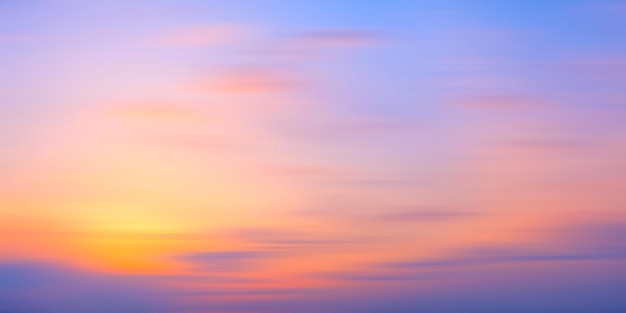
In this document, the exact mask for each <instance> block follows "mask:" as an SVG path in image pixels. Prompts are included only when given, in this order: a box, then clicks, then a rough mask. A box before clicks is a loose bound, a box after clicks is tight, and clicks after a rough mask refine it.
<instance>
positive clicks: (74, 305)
mask: <svg viewBox="0 0 626 313" xmlns="http://www.w3.org/2000/svg"><path fill="white" fill-rule="evenodd" d="M174 306H175V301H174V300H173V298H171V297H169V296H168V295H167V294H166V293H164V290H158V289H156V288H154V287H153V286H148V285H147V284H144V283H142V282H141V280H140V279H136V278H132V277H130V276H117V275H112V274H107V275H104V274H97V273H92V272H86V271H82V270H78V269H75V268H70V267H66V266H61V265H58V264H51V263H44V262H13V263H0V311H2V312H24V313H39V312H41V313H44V312H45V313H61V312H93V313H120V312H137V313H141V312H146V313H147V312H173V309H174Z"/></svg>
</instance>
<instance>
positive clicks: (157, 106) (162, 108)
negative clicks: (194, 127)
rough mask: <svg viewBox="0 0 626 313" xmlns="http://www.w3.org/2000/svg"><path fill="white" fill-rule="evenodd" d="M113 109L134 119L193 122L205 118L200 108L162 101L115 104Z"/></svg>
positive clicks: (120, 114)
mask: <svg viewBox="0 0 626 313" xmlns="http://www.w3.org/2000/svg"><path fill="white" fill-rule="evenodd" d="M112 111H113V112H112V113H113V114H114V115H117V116H119V117H122V118H126V119H129V120H134V121H146V122H161V123H172V122H175V123H192V122H200V121H202V120H203V118H202V114H201V113H202V112H201V111H200V110H199V108H196V107H192V106H190V105H185V104H180V103H172V102H162V101H145V102H136V103H127V104H122V105H118V106H115V107H114V108H113V109H112Z"/></svg>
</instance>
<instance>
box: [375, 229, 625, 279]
mask: <svg viewBox="0 0 626 313" xmlns="http://www.w3.org/2000/svg"><path fill="white" fill-rule="evenodd" d="M547 234H551V235H552V238H547V239H546V241H547V243H546V244H547V245H554V247H552V248H549V249H548V248H546V247H545V246H541V247H539V246H532V245H531V246H529V247H504V246H483V247H475V248H468V249H465V250H461V251H458V252H456V253H453V254H452V255H450V256H449V257H442V258H436V259H427V260H424V259H421V260H415V261H405V262H391V263H387V264H383V265H382V267H383V268H388V269H427V268H437V267H465V266H477V265H478V266H479V265H490V264H499V263H519V262H568V261H608V260H625V259H626V244H624V243H623V238H624V236H626V225H624V224H621V223H614V224H608V223H601V224H584V225H575V226H568V227H566V228H557V229H552V230H550V231H548V232H547Z"/></svg>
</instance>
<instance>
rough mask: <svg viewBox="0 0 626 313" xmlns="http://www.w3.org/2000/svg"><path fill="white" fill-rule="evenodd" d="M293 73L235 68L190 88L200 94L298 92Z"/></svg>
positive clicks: (273, 69) (261, 68)
mask: <svg viewBox="0 0 626 313" xmlns="http://www.w3.org/2000/svg"><path fill="white" fill-rule="evenodd" d="M302 87H303V86H302V83H301V82H299V81H298V80H296V78H295V77H293V73H291V72H290V71H286V70H281V69H278V68H272V67H237V68H231V69H227V70H225V71H222V72H221V73H220V74H218V75H217V76H214V77H212V78H208V79H204V80H203V81H201V82H200V83H198V84H196V85H195V86H192V87H191V90H192V91H196V92H201V93H223V94H276V93H287V92H294V91H297V90H300V89H301V88H302Z"/></svg>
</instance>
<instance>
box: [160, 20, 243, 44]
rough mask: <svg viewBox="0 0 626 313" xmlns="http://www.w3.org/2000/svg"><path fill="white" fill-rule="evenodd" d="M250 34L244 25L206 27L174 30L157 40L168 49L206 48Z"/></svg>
mask: <svg viewBox="0 0 626 313" xmlns="http://www.w3.org/2000/svg"><path fill="white" fill-rule="evenodd" d="M249 33H250V29H249V27H246V26H243V25H204V26H196V27H188V28H181V29H177V30H172V31H170V32H168V33H167V34H165V35H164V36H163V37H162V38H159V39H158V40H157V44H158V45H161V46H166V47H181V48H193V47H206V46H213V45H219V44H224V43H228V42H232V41H235V40H237V39H241V38H244V37H245V36H247V35H248V34H249Z"/></svg>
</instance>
